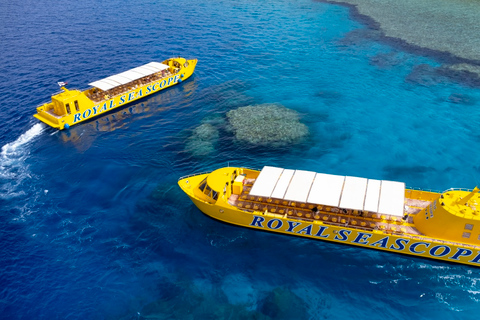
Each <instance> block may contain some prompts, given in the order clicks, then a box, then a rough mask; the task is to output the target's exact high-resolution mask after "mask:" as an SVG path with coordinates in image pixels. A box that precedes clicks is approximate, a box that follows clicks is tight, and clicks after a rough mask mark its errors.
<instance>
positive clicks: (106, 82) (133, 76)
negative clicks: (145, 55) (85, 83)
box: [89, 62, 168, 91]
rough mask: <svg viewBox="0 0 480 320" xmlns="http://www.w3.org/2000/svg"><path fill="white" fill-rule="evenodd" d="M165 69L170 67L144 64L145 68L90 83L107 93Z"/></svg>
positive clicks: (151, 63) (141, 67)
mask: <svg viewBox="0 0 480 320" xmlns="http://www.w3.org/2000/svg"><path fill="white" fill-rule="evenodd" d="M165 69H168V66H167V65H166V64H163V63H160V62H150V63H147V64H144V65H143V66H140V67H136V68H133V69H130V70H127V71H124V72H122V73H119V74H115V75H113V76H110V77H107V78H104V79H101V80H97V81H95V82H92V83H89V85H91V86H92V87H96V88H98V89H101V90H103V91H106V90H110V89H112V88H115V87H118V86H121V85H123V84H126V83H129V82H132V81H135V80H137V79H140V78H143V77H146V76H149V75H151V74H154V73H157V72H159V71H162V70H165Z"/></svg>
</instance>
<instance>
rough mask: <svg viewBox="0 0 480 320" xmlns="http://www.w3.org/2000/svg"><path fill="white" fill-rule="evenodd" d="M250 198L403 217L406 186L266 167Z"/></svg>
mask: <svg viewBox="0 0 480 320" xmlns="http://www.w3.org/2000/svg"><path fill="white" fill-rule="evenodd" d="M250 195H253V196H258V197H266V198H276V199H283V200H287V201H294V202H305V203H312V204H319V205H327V206H333V207H339V208H344V209H352V210H361V211H370V212H376V213H380V214H388V215H393V216H398V217H401V216H403V212H404V202H405V183H403V182H396V181H387V180H375V179H367V178H359V177H350V176H338V175H332V174H325V173H316V172H313V171H304V170H291V169H283V168H277V167H270V166H265V167H263V169H262V170H261V171H260V174H259V175H258V177H257V179H256V180H255V183H254V184H253V186H252V189H251V190H250Z"/></svg>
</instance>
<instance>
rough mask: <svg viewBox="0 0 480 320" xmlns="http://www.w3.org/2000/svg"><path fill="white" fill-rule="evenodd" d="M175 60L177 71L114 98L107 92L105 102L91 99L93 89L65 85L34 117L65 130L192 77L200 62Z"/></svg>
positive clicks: (38, 109)
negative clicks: (73, 87)
mask: <svg viewBox="0 0 480 320" xmlns="http://www.w3.org/2000/svg"><path fill="white" fill-rule="evenodd" d="M171 60H175V61H180V62H181V68H180V69H179V70H178V71H177V72H176V73H175V74H172V75H170V76H168V77H164V78H161V79H158V80H156V81H152V82H150V83H146V84H139V85H137V86H136V88H134V89H131V90H126V91H124V92H120V93H118V94H116V95H115V96H112V97H110V96H109V95H105V96H104V97H103V99H101V101H98V100H97V101H95V100H93V99H91V98H90V92H91V91H92V89H88V90H85V91H83V92H81V91H79V90H68V89H66V88H64V87H62V89H63V90H64V92H62V93H59V94H57V95H54V96H53V97H52V102H50V103H46V104H44V105H41V106H39V107H37V113H36V114H34V115H33V116H34V117H35V118H37V119H38V120H40V121H42V122H44V123H46V124H47V125H49V126H51V127H53V128H55V129H59V130H63V129H65V128H69V127H71V126H73V125H75V124H77V123H80V122H83V121H86V120H90V119H92V118H94V117H97V116H99V115H101V114H104V113H107V112H109V111H111V110H113V109H115V108H119V107H123V106H125V105H127V104H129V103H132V102H134V101H136V100H139V99H142V98H144V97H146V96H149V95H152V94H154V93H157V92H159V91H161V90H164V89H167V88H169V87H171V86H174V85H175V84H178V83H180V82H182V81H184V80H186V79H188V78H189V77H190V76H191V75H192V74H193V72H194V70H195V66H196V64H197V60H196V59H194V60H186V59H183V58H174V59H171ZM185 62H188V66H187V67H184V64H185Z"/></svg>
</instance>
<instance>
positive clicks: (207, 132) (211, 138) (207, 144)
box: [185, 123, 219, 157]
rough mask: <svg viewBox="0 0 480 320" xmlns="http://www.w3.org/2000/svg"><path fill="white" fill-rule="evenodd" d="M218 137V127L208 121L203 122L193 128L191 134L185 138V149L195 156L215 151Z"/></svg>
mask: <svg viewBox="0 0 480 320" xmlns="http://www.w3.org/2000/svg"><path fill="white" fill-rule="evenodd" d="M218 138H219V132H218V129H217V128H216V127H215V126H214V125H212V124H210V123H203V124H201V125H200V126H198V127H196V128H195V129H194V130H193V132H192V134H191V136H190V137H189V138H188V139H187V143H186V146H185V150H186V151H188V152H190V153H192V154H193V155H194V156H195V157H201V156H205V155H208V154H211V153H213V151H215V144H216V143H217V141H218Z"/></svg>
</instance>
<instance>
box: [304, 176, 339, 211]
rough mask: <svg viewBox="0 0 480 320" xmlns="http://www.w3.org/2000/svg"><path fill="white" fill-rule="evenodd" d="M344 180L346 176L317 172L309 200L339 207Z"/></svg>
mask: <svg viewBox="0 0 480 320" xmlns="http://www.w3.org/2000/svg"><path fill="white" fill-rule="evenodd" d="M344 181H345V177H344V176H335V175H333V174H325V173H317V175H316V176H315V181H314V183H313V185H312V189H311V190H310V196H309V197H308V202H310V203H316V204H322V205H326V206H333V207H338V205H339V202H340V196H341V195H342V189H343V182H344Z"/></svg>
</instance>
